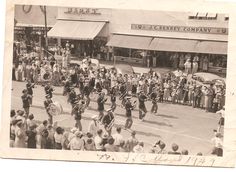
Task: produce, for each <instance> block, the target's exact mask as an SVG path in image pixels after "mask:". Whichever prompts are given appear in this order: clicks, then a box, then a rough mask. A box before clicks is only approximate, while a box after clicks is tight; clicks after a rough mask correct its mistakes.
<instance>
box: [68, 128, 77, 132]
mask: <svg viewBox="0 0 236 172" xmlns="http://www.w3.org/2000/svg"><path fill="white" fill-rule="evenodd" d="M77 130H78V129H77V128H76V127H73V128H72V129H71V130H70V131H71V132H72V133H75V132H76V131H77Z"/></svg>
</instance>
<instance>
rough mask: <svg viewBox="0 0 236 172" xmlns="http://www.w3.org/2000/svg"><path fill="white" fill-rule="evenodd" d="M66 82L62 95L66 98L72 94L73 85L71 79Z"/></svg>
mask: <svg viewBox="0 0 236 172" xmlns="http://www.w3.org/2000/svg"><path fill="white" fill-rule="evenodd" d="M64 82H65V83H64V86H63V93H62V95H63V96H66V95H67V94H69V93H70V90H71V89H70V87H71V85H72V83H71V81H70V79H69V78H66V80H65V81H64Z"/></svg>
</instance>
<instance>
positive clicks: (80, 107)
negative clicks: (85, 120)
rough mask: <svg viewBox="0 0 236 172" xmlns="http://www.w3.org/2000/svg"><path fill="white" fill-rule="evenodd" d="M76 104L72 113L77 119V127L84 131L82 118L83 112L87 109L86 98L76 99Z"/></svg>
mask: <svg viewBox="0 0 236 172" xmlns="http://www.w3.org/2000/svg"><path fill="white" fill-rule="evenodd" d="M74 103H75V105H74V107H73V109H72V115H73V116H74V119H75V127H76V128H78V129H79V131H82V124H81V119H82V114H83V113H84V109H85V102H84V100H81V101H79V100H76V101H75V102H74Z"/></svg>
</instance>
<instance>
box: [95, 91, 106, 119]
mask: <svg viewBox="0 0 236 172" xmlns="http://www.w3.org/2000/svg"><path fill="white" fill-rule="evenodd" d="M106 101H107V98H105V93H104V92H102V91H101V92H99V96H98V99H97V104H98V111H99V117H98V120H100V121H101V119H102V118H103V116H104V113H103V112H104V103H105V102H106Z"/></svg>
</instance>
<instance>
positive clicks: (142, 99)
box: [138, 90, 147, 121]
mask: <svg viewBox="0 0 236 172" xmlns="http://www.w3.org/2000/svg"><path fill="white" fill-rule="evenodd" d="M138 100H139V119H140V120H142V121H143V120H144V117H145V116H146V113H147V109H146V106H145V101H146V100H147V96H146V95H145V94H144V91H143V90H141V91H140V95H139V97H138Z"/></svg>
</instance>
